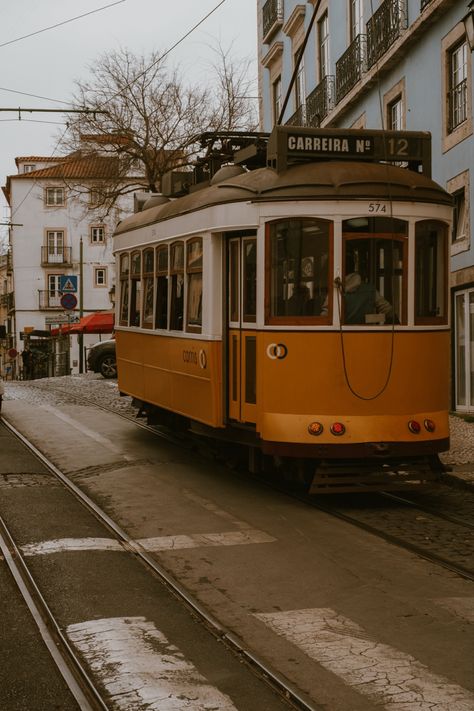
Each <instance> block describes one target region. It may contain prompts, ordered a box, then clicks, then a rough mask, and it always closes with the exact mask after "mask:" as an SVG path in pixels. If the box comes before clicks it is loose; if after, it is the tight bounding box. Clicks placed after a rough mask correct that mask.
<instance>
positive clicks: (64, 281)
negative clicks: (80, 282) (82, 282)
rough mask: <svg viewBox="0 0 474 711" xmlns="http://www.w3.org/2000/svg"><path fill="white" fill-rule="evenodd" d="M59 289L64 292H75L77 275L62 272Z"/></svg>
mask: <svg viewBox="0 0 474 711" xmlns="http://www.w3.org/2000/svg"><path fill="white" fill-rule="evenodd" d="M59 291H62V292H63V294H64V293H66V292H69V293H71V294H75V293H76V291H77V276H76V275H73V274H62V275H61V276H60V277H59Z"/></svg>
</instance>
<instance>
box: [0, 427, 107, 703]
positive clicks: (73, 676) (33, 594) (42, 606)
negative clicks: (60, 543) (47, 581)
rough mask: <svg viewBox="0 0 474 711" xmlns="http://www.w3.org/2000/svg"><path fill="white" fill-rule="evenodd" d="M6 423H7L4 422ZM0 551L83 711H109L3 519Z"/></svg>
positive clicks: (0, 528)
mask: <svg viewBox="0 0 474 711" xmlns="http://www.w3.org/2000/svg"><path fill="white" fill-rule="evenodd" d="M3 422H4V423H5V420H3ZM0 551H1V553H2V555H3V557H4V559H5V562H6V564H7V566H8V568H9V570H10V573H11V574H12V577H13V579H14V580H15V583H16V585H17V587H18V589H19V591H20V594H21V596H22V598H23V600H24V601H25V603H26V605H27V607H28V609H29V611H30V614H31V616H32V618H33V619H34V621H35V623H36V625H37V627H38V630H39V633H40V635H41V637H42V639H43V642H44V644H45V645H46V647H47V649H48V651H49V652H50V654H51V656H52V658H53V660H54V662H55V664H56V666H57V668H58V670H59V672H60V673H61V675H62V677H63V679H64V681H65V682H66V685H67V687H68V689H69V691H70V692H71V694H72V695H73V697H74V698H75V700H76V701H77V704H78V706H79V708H80V709H81V711H109V709H110V707H109V706H108V705H107V703H106V702H105V701H104V699H103V698H102V696H101V694H100V692H99V691H98V690H97V688H96V686H95V685H94V682H93V681H92V679H91V678H90V676H89V674H88V672H87V670H86V669H85V667H84V665H83V664H82V663H81V661H80V660H79V659H78V657H77V656H76V654H75V652H74V650H73V648H72V647H71V645H70V644H69V642H68V640H67V638H66V637H65V635H64V634H63V632H62V630H61V628H60V626H59V624H58V623H57V621H56V619H55V617H54V615H53V613H52V612H51V609H50V608H49V606H48V604H47V602H46V600H45V599H44V597H43V595H42V594H41V591H40V589H39V588H38V586H37V584H36V582H35V580H34V578H33V576H32V575H31V573H30V571H29V569H28V567H27V566H26V563H25V561H24V559H23V557H22V555H21V553H20V551H19V549H18V547H17V545H16V544H15V541H14V540H13V537H12V535H11V533H10V531H9V530H8V528H7V525H6V523H5V521H4V520H3V518H2V517H0Z"/></svg>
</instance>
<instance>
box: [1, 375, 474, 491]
mask: <svg viewBox="0 0 474 711" xmlns="http://www.w3.org/2000/svg"><path fill="white" fill-rule="evenodd" d="M48 385H50V386H51V389H52V390H53V391H54V399H55V400H57V398H58V396H60V397H62V398H65V399H67V398H68V396H74V395H77V396H80V397H86V398H88V399H90V400H93V401H94V402H96V403H97V404H98V405H104V406H107V407H111V408H113V409H115V410H116V411H117V412H120V413H121V414H128V415H131V416H135V414H136V410H135V408H133V407H132V405H131V398H129V397H121V396H120V395H119V392H118V388H117V381H116V380H105V379H104V378H103V377H102V376H101V375H100V374H98V373H91V372H88V373H84V374H83V375H70V376H63V377H59V378H42V379H41V380H28V381H9V382H7V383H5V390H6V392H5V396H4V399H5V400H8V399H28V400H29V401H31V402H35V400H36V401H37V402H44V400H45V391H46V389H47V386H48ZM450 428H451V449H450V451H449V452H444V453H443V454H442V455H441V457H440V458H441V460H442V461H443V463H444V464H445V465H446V466H447V467H448V475H447V476H448V477H449V478H450V479H452V480H453V482H454V483H456V481H458V482H459V483H461V484H462V483H466V484H468V485H472V486H473V487H474V422H469V421H467V420H465V419H464V418H463V417H460V416H458V415H451V417H450Z"/></svg>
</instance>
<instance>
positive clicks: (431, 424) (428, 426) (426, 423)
mask: <svg viewBox="0 0 474 711" xmlns="http://www.w3.org/2000/svg"><path fill="white" fill-rule="evenodd" d="M423 424H424V426H425V430H426V431H427V432H434V431H435V429H436V425H435V423H434V422H433V420H429V419H428V418H427V419H426V420H424V422H423Z"/></svg>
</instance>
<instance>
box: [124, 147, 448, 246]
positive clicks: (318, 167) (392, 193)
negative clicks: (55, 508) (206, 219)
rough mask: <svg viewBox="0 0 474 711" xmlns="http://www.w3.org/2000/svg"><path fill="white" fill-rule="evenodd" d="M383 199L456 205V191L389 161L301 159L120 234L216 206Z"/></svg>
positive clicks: (129, 224) (173, 204) (151, 213)
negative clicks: (287, 201)
mask: <svg viewBox="0 0 474 711" xmlns="http://www.w3.org/2000/svg"><path fill="white" fill-rule="evenodd" d="M377 198H378V199H380V200H394V201H397V202H400V201H416V202H429V203H437V204H443V205H450V206H451V205H452V197H451V195H450V194H449V193H448V192H446V190H444V188H442V187H441V186H440V185H438V183H435V182H434V181H433V180H431V179H430V178H427V177H426V176H424V175H421V174H419V173H415V172H413V171H411V170H406V169H405V168H400V167H398V166H394V165H390V164H388V163H384V164H380V163H369V162H367V163H364V162H358V163H354V162H351V161H340V160H337V161H325V162H315V163H300V164H296V165H292V166H289V167H288V168H287V169H286V170H284V171H282V172H277V171H276V170H274V169H273V168H259V169H257V170H252V171H249V172H246V173H243V174H242V175H238V176H235V177H232V178H229V179H228V180H224V181H222V182H221V183H218V184H216V185H211V186H209V187H206V188H202V189H200V190H196V191H195V192H192V193H190V194H189V195H185V196H183V197H180V198H177V199H175V200H172V201H170V202H168V203H165V204H164V205H159V206H156V207H151V208H149V209H148V210H143V211H142V212H138V213H135V214H134V215H131V216H130V217H127V218H125V219H124V220H122V221H121V222H120V223H119V224H118V225H117V227H116V230H115V234H122V233H123V232H127V231H128V230H133V229H138V228H140V227H144V226H146V225H150V224H153V223H156V222H161V221H163V220H169V219H171V218H174V217H178V216H179V215H184V214H188V213H190V212H194V211H196V210H203V209H205V208H208V207H212V206H214V205H222V204H225V203H236V202H244V201H245V202H248V201H251V202H256V203H259V202H276V201H279V202H281V201H285V200H357V199H377Z"/></svg>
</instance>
